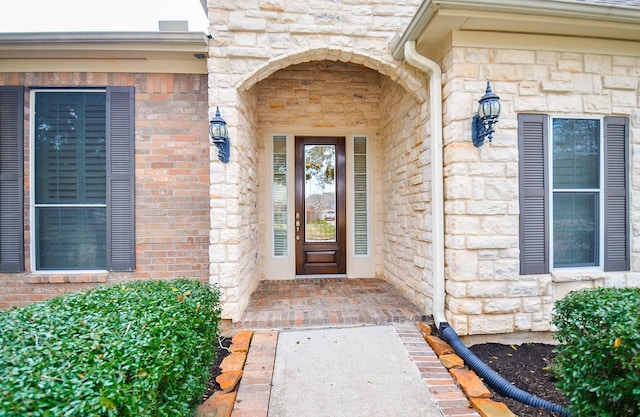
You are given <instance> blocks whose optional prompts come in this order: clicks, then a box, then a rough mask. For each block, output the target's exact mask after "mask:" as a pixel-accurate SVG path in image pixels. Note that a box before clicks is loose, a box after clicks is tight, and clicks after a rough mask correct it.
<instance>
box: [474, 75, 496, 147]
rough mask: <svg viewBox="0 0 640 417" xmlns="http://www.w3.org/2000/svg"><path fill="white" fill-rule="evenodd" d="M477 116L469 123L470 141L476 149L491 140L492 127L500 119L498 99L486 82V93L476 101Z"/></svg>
mask: <svg viewBox="0 0 640 417" xmlns="http://www.w3.org/2000/svg"><path fill="white" fill-rule="evenodd" d="M478 103H479V104H478V114H476V115H474V116H473V120H472V121H471V140H473V144H474V145H475V146H477V147H480V146H482V144H483V143H484V139H485V138H487V139H489V142H491V139H493V132H495V129H494V126H495V125H496V123H498V118H499V117H500V97H498V96H497V95H496V94H495V93H494V92H493V90H491V84H490V83H489V81H487V92H486V93H485V95H484V96H482V98H481V99H480V100H479V101H478Z"/></svg>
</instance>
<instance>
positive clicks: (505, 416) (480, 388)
mask: <svg viewBox="0 0 640 417" xmlns="http://www.w3.org/2000/svg"><path fill="white" fill-rule="evenodd" d="M416 328H417V329H418V330H419V332H420V334H421V336H422V337H423V338H424V340H425V341H426V342H427V343H428V344H429V346H430V347H431V350H432V352H433V354H434V355H435V357H436V358H437V359H438V361H439V362H440V363H441V364H442V366H443V368H444V369H446V370H447V373H448V374H449V375H450V376H451V378H452V380H454V381H455V383H456V385H457V386H458V387H459V388H460V389H461V390H462V392H463V394H464V395H465V396H466V398H467V399H468V400H469V403H470V404H471V407H473V409H475V410H476V411H477V413H475V414H468V415H469V416H471V415H476V416H477V415H478V413H479V414H480V415H481V416H482V417H517V416H516V415H515V414H514V413H513V412H511V410H509V408H508V407H507V406H506V405H505V404H504V403H501V402H497V401H493V400H492V399H491V396H492V394H491V391H489V389H488V388H487V387H486V386H485V385H484V383H483V382H482V380H481V379H480V377H478V375H476V373H475V372H474V371H473V370H471V369H469V368H467V367H466V366H465V364H464V360H463V359H462V358H460V357H459V356H458V355H457V354H456V353H455V351H454V349H453V348H452V347H451V346H450V345H449V344H448V343H447V342H445V341H444V340H442V339H440V338H439V337H437V336H433V335H432V334H431V326H429V325H428V324H426V323H417V324H416ZM445 415H446V416H447V417H448V416H449V414H445ZM461 415H465V416H466V415H467V414H452V415H451V416H461Z"/></svg>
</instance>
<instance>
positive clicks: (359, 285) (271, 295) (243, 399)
mask: <svg viewBox="0 0 640 417" xmlns="http://www.w3.org/2000/svg"><path fill="white" fill-rule="evenodd" d="M418 321H426V322H430V321H431V317H430V316H427V315H426V314H425V313H424V312H421V311H420V309H419V308H418V307H417V306H415V305H414V304H413V303H411V302H410V301H409V300H408V299H407V298H406V297H404V296H402V295H401V294H400V293H399V292H398V291H397V290H396V289H395V288H394V287H393V286H392V285H390V284H388V283H387V282H385V281H383V280H379V279H330V278H318V279H304V280H290V281H262V282H261V283H260V284H259V286H258V289H257V290H256V291H255V292H254V294H253V295H252V297H251V301H250V305H249V307H248V309H247V310H246V311H245V314H244V316H243V318H242V320H241V321H240V322H239V323H237V325H236V326H234V327H237V328H240V329H252V330H256V332H255V333H254V336H253V340H252V342H251V348H250V349H249V354H248V356H247V361H246V364H245V368H244V374H243V377H242V380H241V381H240V386H239V388H238V393H237V397H236V401H235V404H234V407H233V413H232V414H231V416H232V417H248V416H251V417H267V414H268V409H269V398H270V394H271V378H272V376H273V370H274V365H275V357H276V347H277V342H278V331H277V330H281V329H291V328H297V329H301V328H317V327H346V326H358V325H383V324H393V327H394V329H395V330H396V333H397V334H398V337H399V339H400V341H401V343H402V344H403V346H404V348H405V349H406V351H407V354H408V355H409V357H410V358H411V360H412V361H413V363H414V364H415V365H416V367H417V368H418V370H419V372H420V374H421V375H422V379H423V381H424V382H425V384H426V385H427V388H428V390H429V392H430V394H431V396H432V397H433V400H434V401H435V403H436V404H437V405H438V406H440V408H441V411H442V415H443V416H445V417H479V416H480V415H479V414H478V413H477V412H476V411H475V410H473V409H472V408H469V407H470V406H469V402H468V400H467V398H466V396H465V395H464V393H463V392H462V391H461V390H460V388H459V387H458V385H457V384H456V382H455V381H454V379H453V377H452V376H451V375H450V373H449V372H448V370H447V369H446V368H445V367H444V366H443V365H442V363H441V362H440V360H439V359H438V356H437V355H436V354H435V353H434V351H433V349H431V347H430V346H429V344H428V343H427V342H426V341H425V339H424V338H423V337H422V335H421V334H420V332H419V331H418V329H417V328H416V326H415V324H416V322H418Z"/></svg>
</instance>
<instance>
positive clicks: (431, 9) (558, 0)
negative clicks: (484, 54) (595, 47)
mask: <svg viewBox="0 0 640 417" xmlns="http://www.w3.org/2000/svg"><path fill="white" fill-rule="evenodd" d="M441 9H458V10H469V11H471V12H477V11H482V12H490V13H491V12H494V13H511V14H524V15H540V16H551V17H570V18H573V19H591V20H600V21H606V22H619V23H633V24H638V23H640V9H638V8H632V7H625V6H623V5H616V6H612V5H604V4H593V3H576V2H566V1H563V0H424V1H423V2H422V4H421V5H420V6H419V8H418V11H417V12H416V14H415V15H414V17H413V19H412V20H411V21H410V22H409V24H408V25H407V27H406V29H405V30H404V31H403V32H402V33H401V34H399V35H397V36H395V37H394V38H393V39H392V41H391V45H390V46H391V53H392V55H393V57H394V58H396V59H402V58H404V44H405V43H406V42H407V41H415V40H417V39H418V37H419V36H420V35H421V34H422V32H423V31H424V30H425V28H426V27H427V25H428V24H429V22H430V21H431V20H432V19H433V17H434V16H435V15H436V14H437V12H438V10H441Z"/></svg>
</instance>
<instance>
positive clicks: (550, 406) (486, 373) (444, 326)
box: [440, 322, 570, 417]
mask: <svg viewBox="0 0 640 417" xmlns="http://www.w3.org/2000/svg"><path fill="white" fill-rule="evenodd" d="M440 336H441V337H442V339H444V340H445V341H446V342H447V343H449V345H450V346H451V347H452V348H453V350H454V351H455V352H456V354H457V355H458V356H460V357H461V358H462V359H463V360H464V362H465V363H466V364H467V366H468V367H469V368H471V369H472V370H473V371H474V372H475V373H476V374H478V376H479V377H481V378H483V379H484V380H485V381H486V383H487V384H488V385H489V386H490V387H491V388H493V389H494V390H496V391H497V392H499V393H500V395H504V396H505V397H509V398H513V399H514V400H516V401H518V402H521V403H523V404H527V405H530V406H532V407H542V408H545V409H547V410H549V411H552V412H554V413H559V414H560V415H563V416H567V417H568V416H569V415H570V414H569V411H567V410H565V409H564V408H562V407H561V406H559V405H558V404H554V403H552V402H549V401H546V400H543V399H541V398H538V397H536V396H535V395H533V394H531V393H529V392H527V391H524V390H522V389H520V388H518V387H516V386H514V385H513V384H512V383H510V382H509V381H507V380H506V379H504V378H503V377H501V376H500V375H498V373H497V372H496V371H494V370H493V369H491V368H490V367H489V366H488V365H486V364H485V363H483V362H482V361H481V360H480V359H479V358H478V357H477V356H476V355H475V354H474V353H473V352H471V350H469V348H467V347H466V346H465V345H464V343H463V342H462V340H460V337H459V336H458V334H457V333H456V331H455V330H453V328H452V327H451V326H450V325H449V323H446V322H445V323H440Z"/></svg>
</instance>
